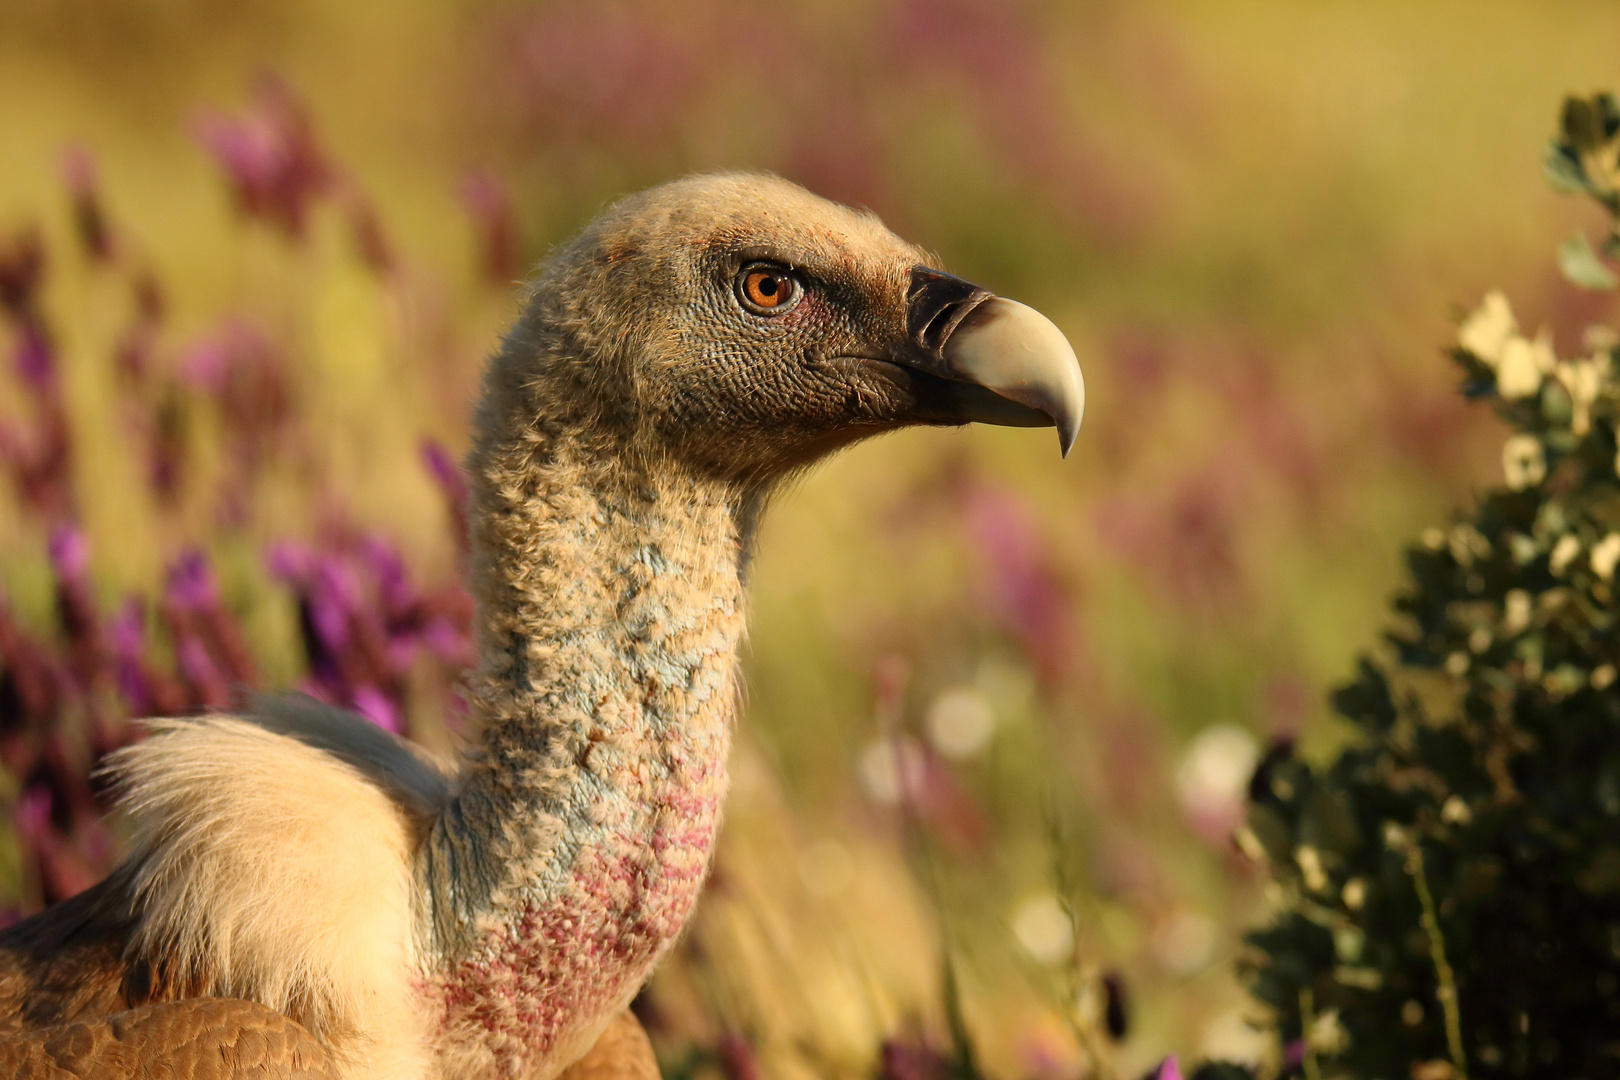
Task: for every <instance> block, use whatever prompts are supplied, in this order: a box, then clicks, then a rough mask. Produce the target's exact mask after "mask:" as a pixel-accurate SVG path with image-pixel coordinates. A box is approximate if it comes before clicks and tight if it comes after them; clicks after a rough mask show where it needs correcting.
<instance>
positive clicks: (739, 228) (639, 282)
mask: <svg viewBox="0 0 1620 1080" xmlns="http://www.w3.org/2000/svg"><path fill="white" fill-rule="evenodd" d="M581 246H585V247H586V250H585V251H580V250H579V248H580V247H581ZM587 253H588V257H586V258H579V256H580V255H586V254H587ZM557 262H558V263H563V262H572V264H573V266H574V267H575V269H574V270H573V271H572V272H571V274H570V275H569V276H570V277H571V278H574V279H575V280H569V281H564V282H558V283H557V284H558V285H560V286H561V288H560V289H557V290H556V295H557V296H558V297H559V298H562V300H563V302H564V304H565V305H566V307H567V308H568V309H569V310H568V311H567V315H568V316H571V317H567V318H564V319H562V320H560V321H561V322H562V324H563V325H565V326H566V327H567V328H568V329H569V330H570V331H571V336H575V337H581V338H591V337H594V338H595V340H582V341H579V342H577V346H576V348H573V349H569V350H568V351H569V352H572V353H573V354H574V355H577V356H592V357H595V358H596V362H597V364H598V365H599V367H598V368H597V370H595V371H594V372H591V373H589V375H588V381H589V382H591V383H592V384H594V389H595V390H596V391H597V393H598V394H599V395H600V396H601V400H600V404H601V409H602V412H603V414H604V415H607V416H613V415H618V416H620V417H621V418H622V420H624V421H625V422H627V423H628V425H629V426H630V427H631V428H633V431H634V434H633V438H634V439H635V441H636V442H637V444H638V445H639V446H640V447H641V449H642V450H643V451H645V452H649V453H656V454H659V455H661V456H665V457H668V458H674V459H679V460H682V461H683V462H685V463H687V464H688V465H690V466H693V467H695V468H699V469H702V470H705V471H712V472H718V473H720V474H723V475H727V476H735V477H736V478H738V479H743V480H746V479H751V478H760V479H763V478H767V477H768V476H770V475H772V474H780V473H782V472H786V471H791V470H792V469H794V468H797V467H799V466H801V465H804V464H807V463H808V462H810V461H812V460H814V459H815V458H816V457H819V456H820V455H822V454H824V453H826V452H828V451H830V450H832V449H835V448H837V447H839V446H842V445H845V444H847V443H849V442H852V441H854V440H856V439H859V438H861V437H863V436H865V435H869V434H874V433H877V432H880V431H885V430H890V429H893V428H896V427H900V426H903V425H906V424H911V423H928V422H950V421H948V420H945V419H944V418H942V417H937V416H934V415H932V413H931V412H930V410H929V408H928V405H927V402H926V400H924V399H926V397H927V388H926V387H925V386H921V384H922V383H925V382H927V381H929V380H928V379H927V377H926V376H922V375H920V374H918V373H915V372H913V371H911V370H910V369H908V368H906V367H903V366H900V365H897V364H896V363H894V362H893V361H894V360H895V359H898V358H901V357H903V356H904V355H905V354H906V351H907V350H908V349H909V348H911V345H910V342H909V339H908V336H907V323H906V315H907V288H908V286H909V283H910V275H911V270H912V268H913V267H914V266H917V265H920V264H923V263H925V262H927V259H926V258H925V256H924V255H923V253H922V252H921V251H919V250H918V249H916V248H914V247H912V246H911V245H909V244H907V243H905V242H904V241H902V240H900V239H899V238H898V237H896V236H894V235H893V234H892V233H890V232H889V231H888V230H886V229H885V228H883V226H882V225H881V224H880V223H879V222H878V221H877V219H876V218H875V217H873V216H871V215H870V214H865V213H861V212H858V211H854V210H851V209H848V208H846V207H843V206H839V205H837V204H835V203H831V202H828V201H826V200H823V199H820V198H817V197H816V196H814V195H811V194H809V193H808V192H806V191H804V190H803V189H801V188H798V187H797V186H795V185H793V184H790V183H787V182H786V181H782V180H777V179H774V178H769V177H754V176H750V177H739V178H736V180H735V181H734V182H732V183H723V184H719V185H716V184H715V183H714V180H713V178H708V179H707V181H706V182H704V183H702V184H701V186H700V185H699V184H698V183H697V182H694V181H677V182H675V183H673V184H667V185H664V186H663V187H660V188H655V189H653V190H652V191H650V192H645V193H643V194H641V195H638V196H633V197H632V198H630V199H628V200H626V201H625V202H622V203H620V204H618V205H617V206H616V207H614V208H613V209H612V210H610V211H609V212H608V213H607V214H606V215H604V217H603V218H600V219H598V221H597V223H596V224H595V225H594V226H593V227H592V228H591V229H589V230H587V232H586V233H585V234H584V235H582V236H581V237H580V238H579V240H577V241H575V244H574V245H570V248H569V249H568V250H567V251H565V252H564V253H562V255H561V256H560V258H559V259H558V260H557ZM758 263H765V264H773V265H776V266H780V267H783V268H785V269H787V270H789V271H790V272H791V273H792V274H793V275H794V277H795V279H796V281H797V286H798V288H799V289H800V290H802V294H801V295H799V296H798V298H797V302H795V303H791V304H784V305H783V306H784V307H785V308H787V310H783V311H780V312H779V313H778V312H772V313H770V314H762V313H759V312H757V311H753V310H750V309H749V308H748V306H747V305H745V304H744V302H743V300H742V298H741V296H740V295H739V290H738V284H737V282H738V277H739V274H740V273H741V272H742V271H743V270H744V268H746V267H749V266H752V265H754V264H758ZM554 265H555V264H554ZM591 278H594V280H590V279H591ZM547 284H548V283H547V281H546V280H545V279H544V278H543V279H542V282H541V289H545V288H546V287H547ZM559 314H560V313H559ZM602 326H613V327H618V328H619V329H618V335H617V337H616V338H614V339H613V340H601V339H600V335H599V332H598V331H597V329H596V328H598V327H602ZM581 374H582V375H585V374H586V373H581ZM615 399H617V400H615ZM958 422H959V421H958Z"/></svg>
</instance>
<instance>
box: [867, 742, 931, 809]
mask: <svg viewBox="0 0 1620 1080" xmlns="http://www.w3.org/2000/svg"><path fill="white" fill-rule="evenodd" d="M925 769H926V766H925V765H924V756H923V749H922V747H920V746H918V745H917V742H916V740H915V739H912V738H911V737H910V736H907V735H902V736H900V737H898V738H889V737H887V736H880V737H879V738H876V739H873V740H872V741H871V742H869V743H867V744H866V749H865V750H863V751H861V759H860V763H859V767H858V770H857V771H858V772H859V774H860V779H861V786H862V787H863V788H865V789H866V793H867V795H869V796H871V798H872V801H873V802H876V803H881V804H882V805H884V806H893V805H895V804H896V803H898V802H899V801H900V800H901V799H902V798H905V797H907V796H908V795H915V794H916V793H917V792H918V791H919V790H921V788H922V781H923V773H924V771H925Z"/></svg>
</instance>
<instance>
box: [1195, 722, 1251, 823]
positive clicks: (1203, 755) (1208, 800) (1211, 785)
mask: <svg viewBox="0 0 1620 1080" xmlns="http://www.w3.org/2000/svg"><path fill="white" fill-rule="evenodd" d="M1259 760H1260V746H1259V744H1258V743H1256V742H1255V738H1254V735H1253V734H1251V733H1250V732H1249V731H1248V730H1247V729H1245V728H1241V727H1239V726H1238V725H1236V724H1212V725H1210V726H1209V727H1207V728H1205V729H1204V730H1203V731H1200V732H1199V733H1198V735H1197V736H1196V737H1195V738H1194V739H1193V741H1192V744H1191V745H1190V746H1188V747H1187V754H1186V756H1185V757H1183V758H1182V759H1181V764H1180V765H1178V766H1177V767H1176V795H1177V796H1178V797H1179V798H1180V800H1181V806H1182V809H1183V810H1185V811H1186V812H1187V814H1188V815H1189V816H1190V817H1193V818H1200V817H1204V816H1214V817H1226V816H1232V817H1235V818H1236V819H1238V820H1241V819H1242V807H1243V800H1244V796H1245V794H1246V793H1247V791H1248V787H1249V778H1250V777H1251V776H1253V775H1254V766H1255V763H1256V762H1257V761H1259Z"/></svg>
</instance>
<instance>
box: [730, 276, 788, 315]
mask: <svg viewBox="0 0 1620 1080" xmlns="http://www.w3.org/2000/svg"><path fill="white" fill-rule="evenodd" d="M803 291H804V290H803V289H802V288H801V286H800V285H799V279H798V278H796V277H794V276H793V272H792V271H791V270H788V269H786V268H785V267H781V266H776V265H774V264H772V263H752V264H750V265H748V266H745V267H743V268H742V273H740V274H738V275H737V295H738V296H739V297H740V298H741V299H742V302H743V306H744V307H746V308H747V309H748V310H749V311H752V312H753V313H754V314H756V315H780V314H781V313H782V312H784V311H786V310H788V309H789V308H791V307H793V305H795V304H797V303H798V302H799V297H800V295H801V294H802V293H803Z"/></svg>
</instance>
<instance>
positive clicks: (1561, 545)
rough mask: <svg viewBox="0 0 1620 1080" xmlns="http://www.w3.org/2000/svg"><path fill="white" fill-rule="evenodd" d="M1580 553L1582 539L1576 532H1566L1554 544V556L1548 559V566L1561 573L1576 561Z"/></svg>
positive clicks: (1554, 571)
mask: <svg viewBox="0 0 1620 1080" xmlns="http://www.w3.org/2000/svg"><path fill="white" fill-rule="evenodd" d="M1580 553H1581V541H1580V539H1579V538H1578V537H1577V536H1575V534H1574V533H1565V534H1564V535H1563V536H1560V537H1559V538H1558V543H1556V544H1554V545H1553V549H1552V556H1551V557H1550V558H1549V559H1548V560H1547V568H1548V569H1549V570H1551V571H1552V572H1553V573H1555V574H1560V575H1561V574H1563V572H1564V571H1565V570H1568V569H1569V564H1570V563H1572V562H1574V561H1575V559H1576V557H1577V556H1579V555H1580Z"/></svg>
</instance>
